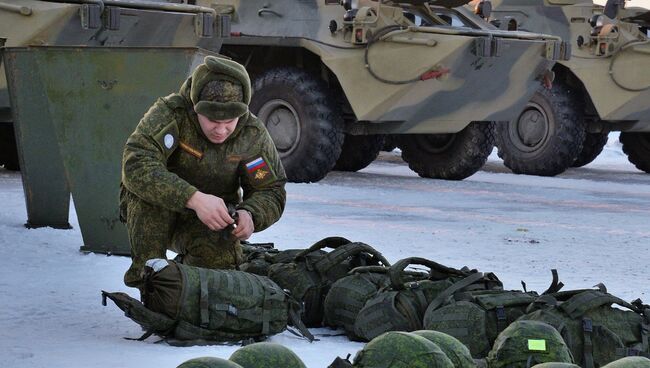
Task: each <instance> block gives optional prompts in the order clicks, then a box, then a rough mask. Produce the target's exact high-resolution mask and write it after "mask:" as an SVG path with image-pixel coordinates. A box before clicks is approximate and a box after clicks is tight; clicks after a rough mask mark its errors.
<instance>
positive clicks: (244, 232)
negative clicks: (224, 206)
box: [232, 210, 255, 240]
mask: <svg viewBox="0 0 650 368" xmlns="http://www.w3.org/2000/svg"><path fill="white" fill-rule="evenodd" d="M237 214H238V215H239V217H238V218H237V227H236V228H235V230H233V231H232V235H233V236H234V237H236V238H237V239H239V240H246V239H248V238H250V237H251V235H252V234H253V231H255V225H253V217H251V214H250V212H248V211H246V210H237Z"/></svg>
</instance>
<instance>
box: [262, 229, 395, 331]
mask: <svg viewBox="0 0 650 368" xmlns="http://www.w3.org/2000/svg"><path fill="white" fill-rule="evenodd" d="M324 248H332V249H333V250H332V251H331V252H329V253H325V254H323V252H322V250H323V249H324ZM380 264H383V265H386V266H388V265H390V264H389V263H388V261H387V260H386V259H385V258H384V257H383V256H382V255H381V253H379V252H378V251H377V250H375V249H374V248H373V247H371V246H369V245H367V244H364V243H358V242H350V241H349V240H347V239H345V238H340V237H330V238H325V239H323V240H321V241H319V242H317V243H315V244H314V245H312V246H311V247H310V248H308V249H305V250H303V251H301V252H299V253H298V254H297V255H296V256H295V258H294V259H293V260H292V261H291V262H290V263H276V264H273V265H271V266H270V268H269V277H270V278H271V280H273V281H274V282H276V283H277V284H278V285H279V286H280V287H282V288H283V289H287V290H289V291H290V293H291V295H292V296H293V297H294V298H296V300H299V301H301V302H302V303H303V305H304V312H303V315H302V320H303V322H304V323H305V325H306V326H308V327H318V326H321V325H322V322H323V302H324V300H325V296H326V295H327V292H328V291H329V289H330V287H331V286H332V284H333V283H334V282H336V281H337V280H338V279H341V278H343V277H345V276H346V275H347V274H348V272H349V271H350V270H352V269H353V268H355V267H359V266H369V265H380Z"/></svg>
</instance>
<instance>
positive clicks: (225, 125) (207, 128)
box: [197, 114, 239, 144]
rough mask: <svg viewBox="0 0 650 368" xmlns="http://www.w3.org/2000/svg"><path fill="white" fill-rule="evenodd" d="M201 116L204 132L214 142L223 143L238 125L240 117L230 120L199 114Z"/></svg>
mask: <svg viewBox="0 0 650 368" xmlns="http://www.w3.org/2000/svg"><path fill="white" fill-rule="evenodd" d="M197 116H198V118H199V125H201V130H202V131H203V134H205V136H206V137H207V138H208V140H209V141H210V142H212V143H216V144H220V143H223V142H224V141H225V140H226V139H227V138H228V137H230V135H231V134H232V132H233V131H234V130H235V128H236V127H237V122H238V121H239V118H234V119H230V120H210V119H208V118H207V117H206V116H204V115H201V114H197Z"/></svg>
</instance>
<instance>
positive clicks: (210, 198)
mask: <svg viewBox="0 0 650 368" xmlns="http://www.w3.org/2000/svg"><path fill="white" fill-rule="evenodd" d="M186 207H187V208H189V209H192V210H194V212H196V216H197V217H198V218H199V220H201V222H203V223H204V224H205V225H206V226H207V227H208V228H210V230H215V231H216V230H221V229H223V228H225V227H227V226H228V225H230V224H232V223H233V222H235V220H233V219H232V217H230V215H229V214H228V207H226V203H225V202H224V201H223V199H221V198H219V197H217V196H214V195H211V194H205V193H202V192H199V191H196V192H195V193H194V194H192V196H191V197H190V199H189V200H188V201H187V204H186Z"/></svg>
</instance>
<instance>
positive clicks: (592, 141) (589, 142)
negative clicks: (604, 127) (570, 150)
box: [571, 132, 609, 167]
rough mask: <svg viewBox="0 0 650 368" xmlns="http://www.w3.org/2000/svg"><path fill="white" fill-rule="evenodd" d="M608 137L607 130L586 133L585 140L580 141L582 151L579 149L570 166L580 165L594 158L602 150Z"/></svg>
mask: <svg viewBox="0 0 650 368" xmlns="http://www.w3.org/2000/svg"><path fill="white" fill-rule="evenodd" d="M608 137H609V132H601V133H587V134H586V136H585V141H584V142H583V143H582V151H580V153H579V154H578V157H577V158H576V160H575V161H574V162H573V165H571V166H573V167H582V166H585V165H586V164H588V163H590V162H592V161H593V160H595V159H596V157H598V155H600V153H601V152H603V148H605V145H606V144H607V138H608Z"/></svg>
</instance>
